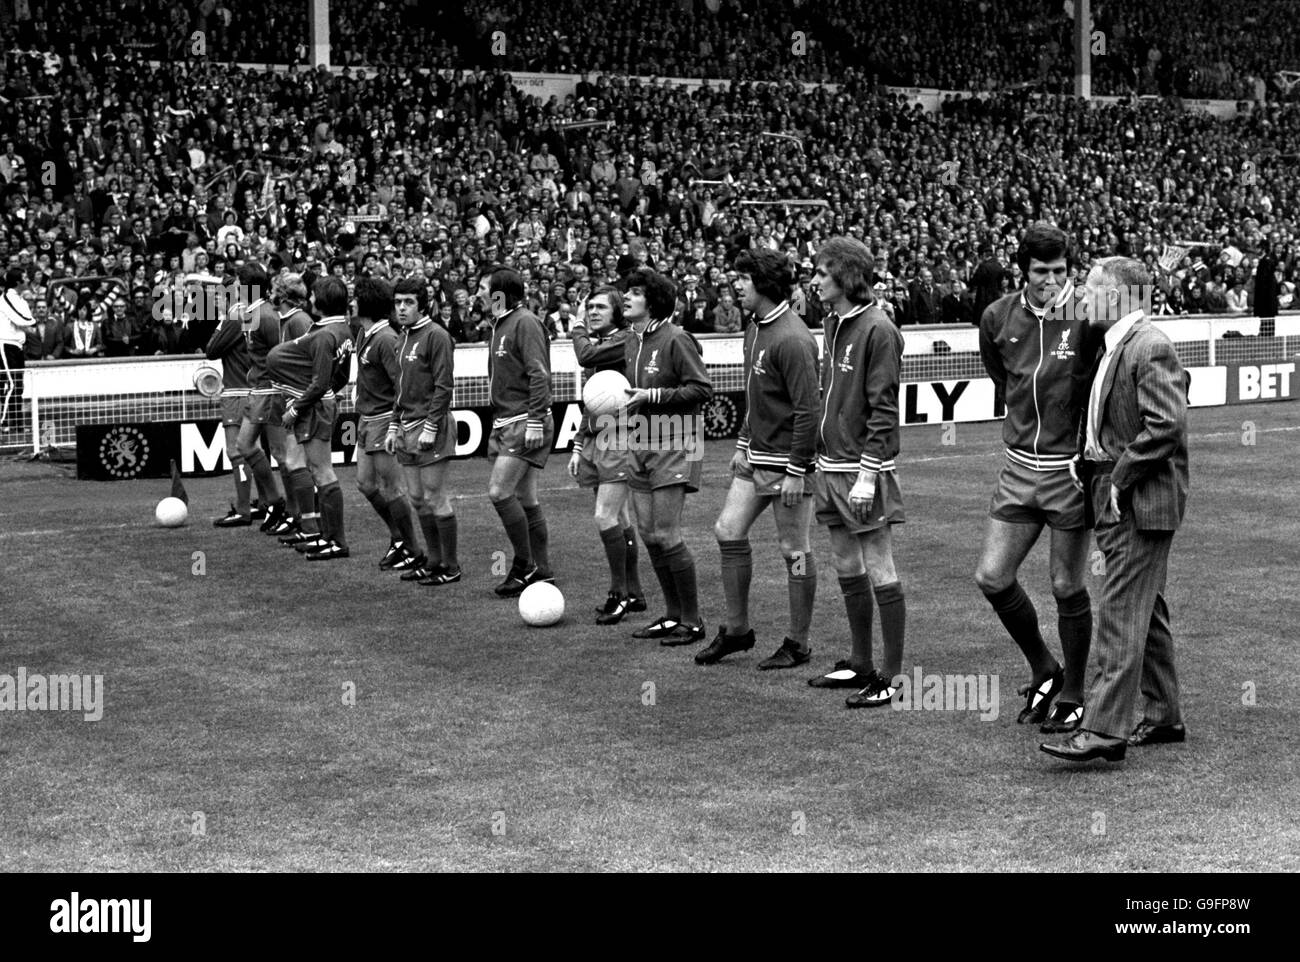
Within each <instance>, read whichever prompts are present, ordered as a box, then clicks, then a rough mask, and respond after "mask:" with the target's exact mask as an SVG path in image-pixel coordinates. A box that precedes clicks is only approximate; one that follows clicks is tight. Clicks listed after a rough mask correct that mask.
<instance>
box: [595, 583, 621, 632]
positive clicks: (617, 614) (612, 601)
mask: <svg viewBox="0 0 1300 962" xmlns="http://www.w3.org/2000/svg"><path fill="white" fill-rule="evenodd" d="M626 614H627V599H626V598H624V597H623V596H622V595H620V594H615V593H614V592H612V591H611V592H610V594H609V597H608V598H606V599H605V607H604V608H602V609H601V610H600V614H599V615H597V616H596V624H598V625H616V624H618V623H619V622H620V621H622V620H623V616H624V615H626Z"/></svg>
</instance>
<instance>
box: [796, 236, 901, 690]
mask: <svg viewBox="0 0 1300 962" xmlns="http://www.w3.org/2000/svg"><path fill="white" fill-rule="evenodd" d="M815 263H816V265H817V267H816V273H815V275H814V277H813V286H814V287H815V288H817V293H818V297H819V298H820V300H821V303H822V304H823V305H824V306H825V307H826V308H827V314H826V319H825V322H824V323H825V328H824V330H825V342H824V344H823V347H822V399H821V411H820V413H819V419H818V425H817V482H816V488H817V520H818V521H819V522H820V523H822V524H824V525H826V526H827V529H828V531H829V533H830V537H831V554H832V555H833V557H834V560H835V571H836V574H837V575H838V576H839V582H840V592H841V594H843V596H844V609H845V612H846V613H847V615H848V621H849V636H850V639H851V646H852V647H851V653H850V655H849V658H848V659H847V660H845V661H840V662H838V663H837V664H836V665H835V667H834V668H833V669H832V670H831V671H829V672H828V673H826V674H825V675H821V676H819V677H817V678H812V679H810V680H809V682H808V683H809V684H810V685H812V686H813V687H814V688H858V689H859V690H858V691H857V692H856V693H854V694H852V695H850V696H849V697H848V698H847V700H846V701H845V704H846V705H848V707H850V708H871V707H878V706H881V705H886V704H888V703H889V702H890V700H891V699H892V698H893V696H894V693H895V691H896V690H897V688H896V686H895V685H894V678H895V676H897V675H898V674H899V673H900V672H901V671H902V667H903V638H904V633H905V630H906V625H907V607H906V601H905V600H904V597H903V586H902V583H901V582H900V581H899V578H898V572H897V570H896V569H895V567H894V549H893V540H892V536H891V534H890V530H891V527H892V526H893V525H895V524H901V523H902V522H903V521H904V520H905V519H904V516H903V499H902V494H901V492H900V491H899V487H898V479H897V477H896V465H895V462H894V459H895V458H896V457H898V449H899V435H900V433H901V431H900V427H899V424H900V422H899V414H898V385H899V380H900V378H901V375H902V363H903V335H902V334H901V333H900V332H899V330H898V328H897V327H896V326H895V325H894V323H893V322H892V321H891V320H890V319H889V316H888V315H887V314H886V313H885V312H884V311H883V310H882V309H881V308H880V306H879V304H878V303H877V302H876V300H875V298H874V296H873V294H872V289H871V280H872V268H873V266H874V265H873V261H872V257H871V253H870V251H868V250H867V247H866V245H865V244H863V243H862V242H861V241H858V240H855V239H853V238H850V237H833V238H831V239H830V240H829V241H827V242H826V244H825V245H824V246H823V247H822V249H821V250H819V251H818V252H817V257H816V259H815ZM873 598H874V600H875V605H876V607H878V608H879V609H880V634H881V641H882V642H883V649H884V657H883V658H882V659H881V665H880V668H876V666H875V663H874V661H873V660H872V655H871V620H872V599H873Z"/></svg>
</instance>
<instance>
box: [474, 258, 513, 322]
mask: <svg viewBox="0 0 1300 962" xmlns="http://www.w3.org/2000/svg"><path fill="white" fill-rule="evenodd" d="M484 274H485V275H486V276H487V279H488V293H489V294H500V295H501V297H502V299H503V300H504V302H505V309H506V310H507V311H513V310H514V309H515V308H516V307H518V306H519V302H520V301H522V300H523V299H524V275H523V274H520V273H519V272H518V271H517V270H515V269H514V268H513V267H502V266H501V265H499V264H494V265H493V266H492V267H489V268H488V269H487V270H486V271H485V272H484ZM480 276H483V275H480ZM493 299H494V300H495V298H493Z"/></svg>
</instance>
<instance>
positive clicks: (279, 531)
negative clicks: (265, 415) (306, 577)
mask: <svg viewBox="0 0 1300 962" xmlns="http://www.w3.org/2000/svg"><path fill="white" fill-rule="evenodd" d="M309 301H310V295H308V293H307V284H306V282H305V281H304V280H303V277H302V275H301V274H281V275H277V276H276V278H275V280H273V281H272V282H271V303H272V304H273V305H274V306H275V311H276V314H277V315H278V316H279V318H280V343H281V344H283V343H284V342H285V341H292V340H293V339H294V338H296V337H302V336H303V335H304V334H306V333H307V332H308V331H310V330H311V326H312V323H313V321H312V318H311V315H310V314H308V313H307V311H306V310H305V308H306V307H307V304H308V302H309ZM271 418H272V421H273V422H274V423H275V424H280V423H281V422H282V421H283V420H284V395H283V394H282V393H281V392H280V391H278V390H277V391H276V392H275V397H274V398H273V399H272V401H271ZM280 480H281V481H282V482H283V484H284V510H285V517H284V519H283V520H282V521H280V522H279V523H278V524H272V525H267V524H263V525H262V530H263V531H265V532H266V533H267V534H271V535H279V536H280V541H281V542H282V543H284V544H300V543H302V542H303V541H307V540H312V539H313V538H314V537H315V535H313V534H310V533H307V534H304V533H303V530H302V526H301V523H300V522H301V518H302V514H303V512H304V511H306V512H307V513H308V514H310V515H311V519H309V523H310V522H312V521H315V520H316V519H318V518H319V517H320V511H319V508H318V507H317V505H316V501H315V498H314V497H313V500H312V501H311V502H309V503H308V505H307V507H306V508H300V507H299V506H298V492H300V491H303V490H311V489H312V488H313V485H312V482H311V472H310V471H309V470H307V452H306V451H304V450H303V446H302V445H301V444H299V443H298V439H297V438H295V437H294V436H293V432H292V431H286V432H285V435H284V459H283V460H282V461H281V462H280ZM312 530H315V525H314V524H312Z"/></svg>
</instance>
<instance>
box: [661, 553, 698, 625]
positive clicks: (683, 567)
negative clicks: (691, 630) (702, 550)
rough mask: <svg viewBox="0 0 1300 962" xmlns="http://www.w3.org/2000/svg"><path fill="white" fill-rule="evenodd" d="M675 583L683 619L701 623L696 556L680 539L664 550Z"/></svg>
mask: <svg viewBox="0 0 1300 962" xmlns="http://www.w3.org/2000/svg"><path fill="white" fill-rule="evenodd" d="M664 559H665V560H666V561H667V562H668V570H669V571H670V572H671V573H672V576H673V584H674V585H676V587H677V600H678V602H679V603H680V604H681V606H682V618H681V620H682V621H683V622H684V623H686V624H688V625H698V624H699V623H700V602H699V583H698V581H697V580H696V577H695V558H694V557H693V556H692V555H691V549H690V548H688V547H686V542H685V541H679V542H677V544H675V545H673V546H672V547H671V548H669V549H668V550H667V551H665V552H664Z"/></svg>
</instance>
